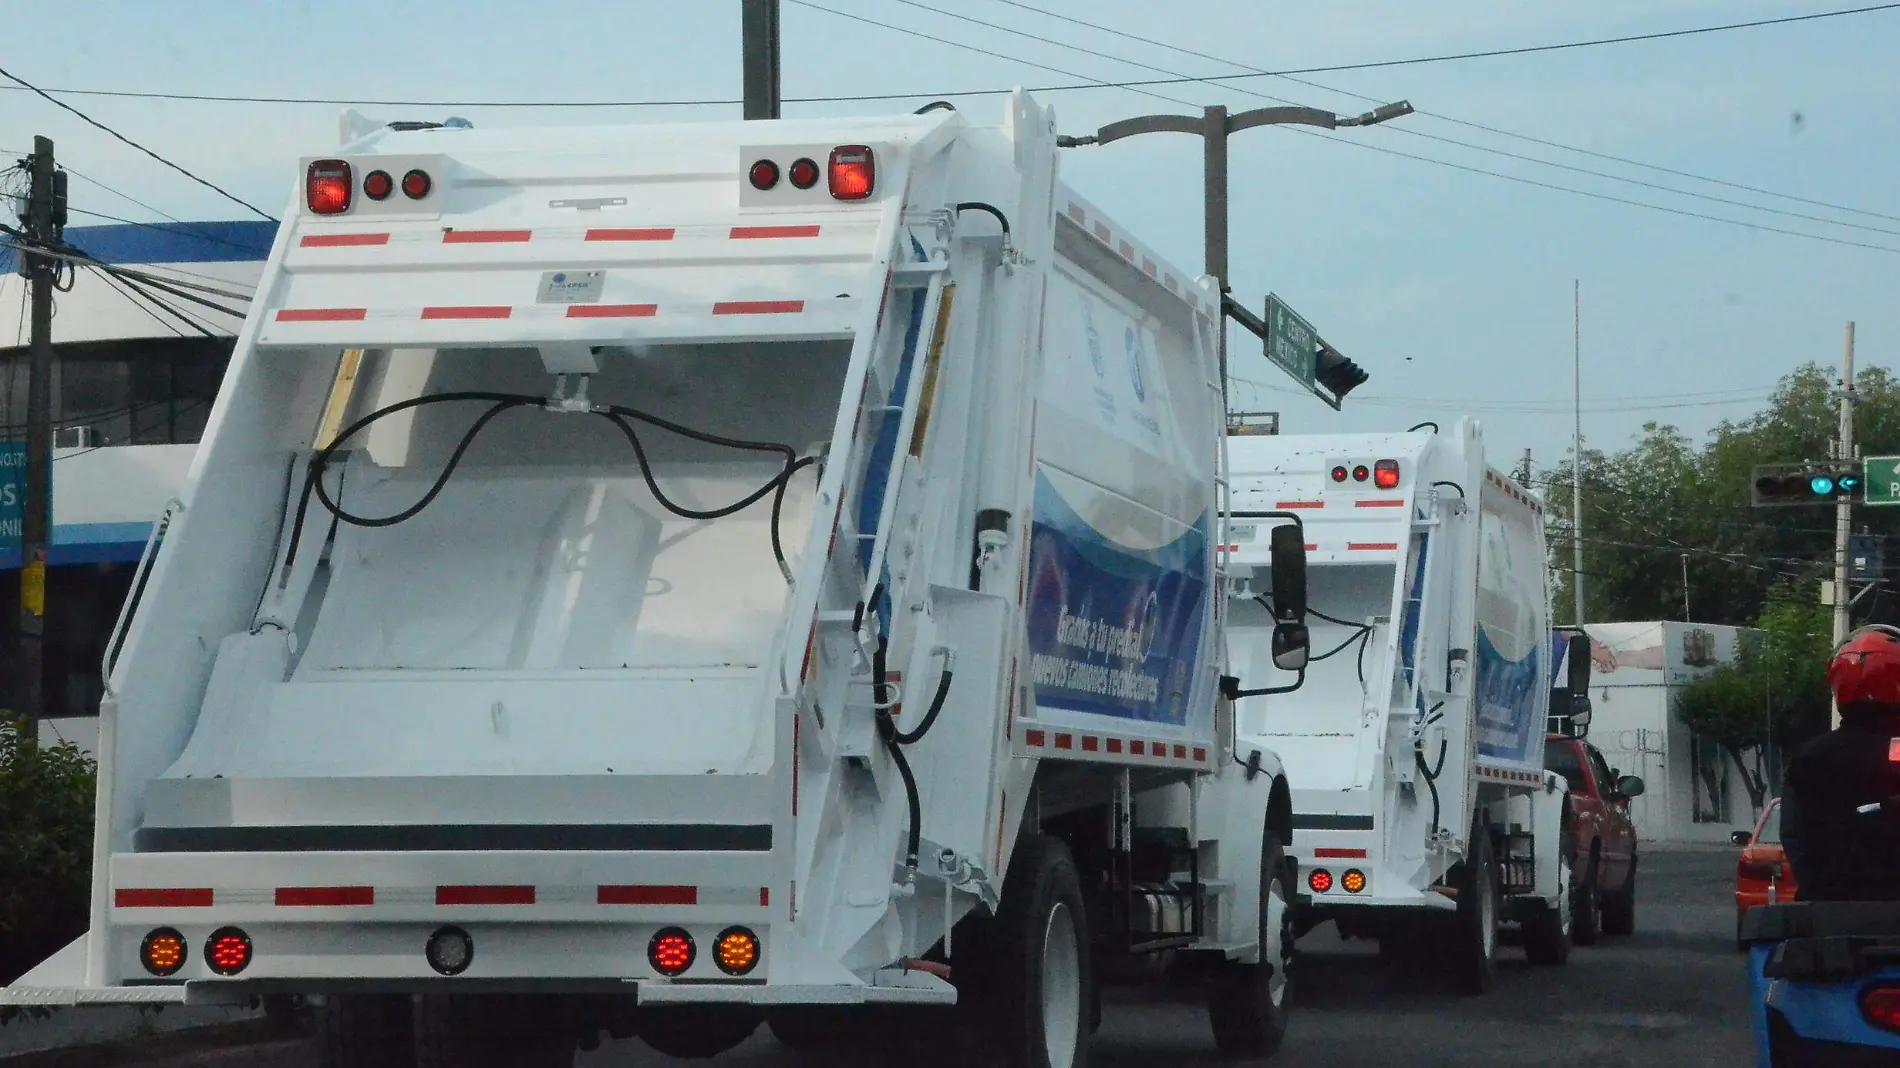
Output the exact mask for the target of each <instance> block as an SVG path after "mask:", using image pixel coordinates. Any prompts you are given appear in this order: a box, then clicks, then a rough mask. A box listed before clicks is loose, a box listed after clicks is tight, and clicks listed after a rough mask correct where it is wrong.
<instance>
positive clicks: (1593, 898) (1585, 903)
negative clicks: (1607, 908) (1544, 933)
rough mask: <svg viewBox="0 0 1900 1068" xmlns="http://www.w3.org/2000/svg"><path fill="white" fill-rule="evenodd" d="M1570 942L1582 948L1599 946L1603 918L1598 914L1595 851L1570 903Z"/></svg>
mask: <svg viewBox="0 0 1900 1068" xmlns="http://www.w3.org/2000/svg"><path fill="white" fill-rule="evenodd" d="M1570 917H1571V919H1570V940H1571V941H1572V942H1575V943H1576V944H1577V945H1580V946H1594V945H1596V944H1597V934H1598V933H1599V932H1600V931H1601V930H1602V926H1601V921H1602V918H1601V916H1600V914H1599V913H1598V912H1597V855H1596V851H1595V850H1594V849H1593V850H1591V851H1590V859H1589V861H1588V862H1587V863H1585V864H1584V867H1583V878H1582V879H1579V880H1577V893H1576V896H1575V900H1573V901H1572V902H1571V903H1570Z"/></svg>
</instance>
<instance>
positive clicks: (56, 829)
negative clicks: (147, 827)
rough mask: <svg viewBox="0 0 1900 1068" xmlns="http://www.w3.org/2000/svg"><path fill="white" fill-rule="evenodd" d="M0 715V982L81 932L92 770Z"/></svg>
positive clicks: (87, 885)
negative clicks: (30, 736) (26, 736)
mask: <svg viewBox="0 0 1900 1068" xmlns="http://www.w3.org/2000/svg"><path fill="white" fill-rule="evenodd" d="M20 728H21V724H20V723H19V721H18V720H15V719H13V718H11V717H10V716H9V715H7V714H5V713H0V983H10V982H12V981H13V980H14V979H17V978H19V977H20V976H21V975H23V974H25V973H26V972H27V970H29V969H30V968H32V967H33V966H34V965H36V964H38V963H39V962H40V961H42V960H44V959H46V957H48V956H50V955H51V954H52V953H54V952H56V951H57V950H59V949H61V948H62V947H64V946H65V945H66V944H67V943H69V942H71V941H72V940H73V939H75V938H78V937H79V936H80V935H82V934H85V933H86V928H87V926H88V923H89V915H88V913H89V912H90V909H89V904H90V897H91V882H92V814H93V790H94V786H95V784H96V783H97V768H96V765H94V763H93V761H92V759H91V758H90V757H88V756H86V755H85V754H84V753H82V752H80V751H79V749H78V748H77V747H75V746H73V745H70V744H61V745H57V746H41V745H33V744H30V743H28V742H26V740H25V739H24V738H23V737H22V735H21V730H20Z"/></svg>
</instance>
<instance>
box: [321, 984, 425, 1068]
mask: <svg viewBox="0 0 1900 1068" xmlns="http://www.w3.org/2000/svg"><path fill="white" fill-rule="evenodd" d="M409 1012H410V1009H409V999H408V998H407V997H404V996H403V995H400V994H343V995H334V994H333V995H331V996H330V997H327V998H325V999H324V1001H323V1004H322V1005H320V1006H318V1007H317V1012H316V1031H317V1042H316V1046H317V1064H318V1065H319V1066H320V1068H412V1066H413V1065H414V1064H415V1063H416V1058H415V1046H414V1043H413V1042H412V1040H411V1039H410V1036H409Z"/></svg>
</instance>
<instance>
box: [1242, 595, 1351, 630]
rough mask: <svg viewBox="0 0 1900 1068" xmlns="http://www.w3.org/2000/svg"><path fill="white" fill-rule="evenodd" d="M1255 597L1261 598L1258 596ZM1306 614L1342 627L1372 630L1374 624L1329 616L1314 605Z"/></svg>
mask: <svg viewBox="0 0 1900 1068" xmlns="http://www.w3.org/2000/svg"><path fill="white" fill-rule="evenodd" d="M1254 599H1255V600H1259V598H1258V597H1256V598H1254ZM1306 614H1307V615H1309V616H1318V617H1319V618H1321V619H1323V620H1325V621H1326V622H1328V623H1336V624H1338V625H1339V626H1342V627H1351V628H1353V629H1354V630H1371V629H1372V627H1373V624H1371V623H1353V622H1351V621H1349V620H1344V619H1340V618H1338V617H1336V616H1329V615H1327V614H1326V613H1324V612H1322V611H1320V610H1319V609H1317V608H1312V607H1308V608H1307V610H1306Z"/></svg>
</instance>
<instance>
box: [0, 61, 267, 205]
mask: <svg viewBox="0 0 1900 1068" xmlns="http://www.w3.org/2000/svg"><path fill="white" fill-rule="evenodd" d="M0 76H5V77H6V79H7V80H8V81H11V82H16V83H18V84H19V85H20V87H21V88H23V89H26V90H29V91H31V92H33V93H35V94H37V95H39V96H40V97H43V98H44V99H45V100H46V101H47V102H48V103H50V104H52V105H54V106H55V107H58V108H61V109H63V110H65V111H69V112H71V113H72V114H74V115H76V116H78V117H79V118H80V119H81V120H83V121H84V122H86V123H87V124H88V125H90V126H93V127H94V128H96V129H99V130H102V131H104V132H105V133H108V134H111V135H112V136H113V137H116V138H118V139H119V140H120V141H123V142H125V143H126V144H128V145H130V146H132V147H133V148H136V149H138V150H139V151H140V152H143V153H145V154H146V155H148V156H150V157H152V158H153V159H155V160H157V161H158V162H160V163H163V164H164V165H165V166H167V167H170V168H171V169H172V170H175V171H177V172H178V173H179V174H182V175H184V176H185V177H187V178H189V179H191V180H192V181H194V182H197V183H198V184H199V185H202V186H204V187H205V188H206V189H209V190H211V191H212V192H214V193H216V194H218V195H219V196H221V197H223V198H225V199H226V200H229V201H231V202H232V203H234V204H238V205H241V206H243V207H245V208H249V209H250V210H251V211H254V212H256V213H257V214H259V215H262V216H263V217H264V218H266V219H269V220H270V221H271V222H276V221H277V217H276V216H274V215H271V214H270V213H268V212H266V211H264V209H262V208H260V207H258V206H257V205H255V204H252V203H251V202H250V201H248V200H245V199H243V198H242V197H239V196H237V195H236V194H233V193H231V192H228V191H226V190H225V189H223V188H221V187H219V186H217V185H214V184H213V183H211V182H209V181H207V180H205V179H204V178H200V177H199V176H198V175H196V174H193V173H192V172H191V171H189V170H186V169H185V168H184V167H181V166H179V165H178V164H176V163H173V162H172V161H171V160H168V159H166V158H165V157H164V156H161V155H159V154H158V153H156V152H154V151H152V150H151V149H149V148H146V147H145V146H144V145H141V144H139V143H138V142H137V141H134V140H132V139H131V138H130V137H127V136H125V135H124V134H122V133H120V132H119V131H117V130H115V129H113V128H112V127H110V126H107V125H106V124H105V123H103V122H100V121H99V120H98V119H95V118H93V117H92V116H91V115H88V114H86V113H85V112H83V111H81V110H79V109H78V108H76V107H73V106H72V105H71V104H68V103H66V102H65V101H64V100H61V99H59V98H58V97H56V96H54V95H53V94H51V93H49V92H47V91H46V90H44V89H41V88H40V87H39V86H37V85H34V84H33V83H32V82H29V81H27V80H26V79H25V78H22V77H20V76H19V75H17V74H14V73H13V72H12V71H9V70H7V69H5V68H3V67H0Z"/></svg>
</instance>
